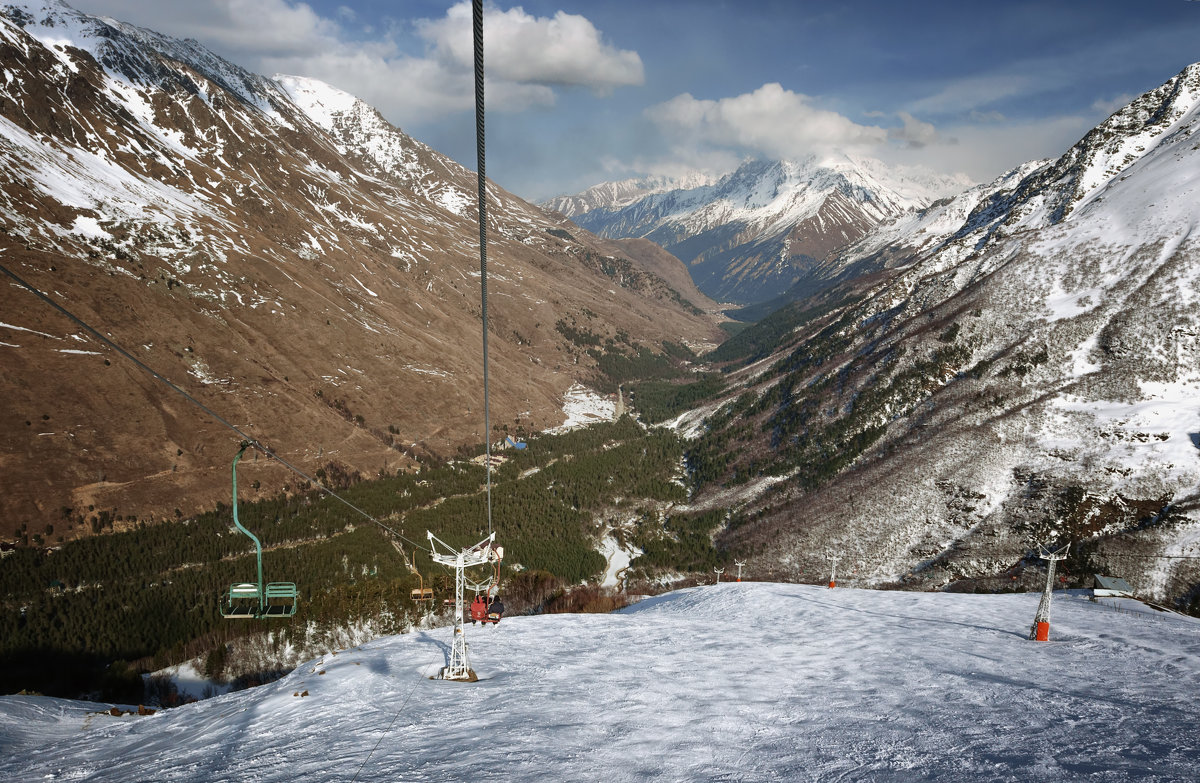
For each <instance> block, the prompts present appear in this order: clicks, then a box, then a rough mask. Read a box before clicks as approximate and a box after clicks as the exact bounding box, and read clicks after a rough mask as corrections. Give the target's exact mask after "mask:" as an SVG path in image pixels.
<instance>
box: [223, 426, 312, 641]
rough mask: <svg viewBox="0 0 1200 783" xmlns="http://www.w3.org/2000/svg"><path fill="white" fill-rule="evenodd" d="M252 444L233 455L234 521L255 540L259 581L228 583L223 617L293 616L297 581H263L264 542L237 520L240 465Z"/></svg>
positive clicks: (224, 598) (246, 445) (224, 595)
mask: <svg viewBox="0 0 1200 783" xmlns="http://www.w3.org/2000/svg"><path fill="white" fill-rule="evenodd" d="M249 445H250V444H249V443H243V444H242V447H241V448H240V449H238V453H237V456H235V457H234V458H233V524H234V525H235V526H236V527H237V529H238V530H240V531H242V532H243V533H245V534H246V535H247V536H249V537H250V540H251V541H253V542H254V551H255V554H256V556H257V558H258V581H257V582H238V583H236V584H232V585H230V586H229V590H228V591H226V592H225V593H224V594H223V595H222V596H221V616H222V617H226V618H229V619H245V620H260V619H262V618H264V617H291V616H292V615H294V614H295V613H296V602H297V601H296V599H297V594H296V583H295V582H267V583H266V584H265V585H264V584H263V564H262V544H261V543H260V542H259V540H258V537H257V536H255V535H254V534H253V533H251V532H250V531H249V530H247V529H246V528H244V527H242V523H241V522H240V521H239V520H238V502H237V497H238V496H237V464H238V460H240V459H241V458H242V454H243V453H245V451H246V448H247V447H248V446H249Z"/></svg>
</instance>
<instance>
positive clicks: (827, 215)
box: [544, 155, 969, 304]
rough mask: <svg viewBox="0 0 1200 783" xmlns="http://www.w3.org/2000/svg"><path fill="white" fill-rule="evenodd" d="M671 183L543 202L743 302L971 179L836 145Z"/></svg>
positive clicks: (778, 288)
mask: <svg viewBox="0 0 1200 783" xmlns="http://www.w3.org/2000/svg"><path fill="white" fill-rule="evenodd" d="M670 184H671V183H668V182H664V181H661V180H654V181H647V182H641V183H639V182H636V181H627V182H623V183H610V184H606V185H598V186H596V187H594V188H591V189H589V191H587V192H585V193H584V194H580V195H579V196H576V197H561V198H559V199H554V200H551V201H549V202H546V203H545V204H544V206H547V207H548V208H552V209H558V210H560V211H562V212H563V214H565V215H567V216H568V217H570V218H571V219H572V220H574V221H575V222H576V223H578V224H579V225H581V226H583V227H585V228H588V229H589V230H591V231H594V232H595V233H597V234H600V235H602V236H613V237H622V236H637V237H645V238H647V239H650V240H652V241H654V242H657V243H658V244H660V245H662V246H663V247H664V248H666V249H667V250H669V251H671V252H672V253H674V254H675V255H677V256H678V257H679V258H680V259H682V260H683V261H685V262H686V263H687V264H688V266H689V269H690V270H691V273H692V277H693V278H694V279H695V280H696V282H697V285H698V286H699V287H700V289H701V290H702V291H704V292H705V293H706V294H708V295H709V296H711V297H713V298H714V299H717V300H719V301H732V302H737V303H741V304H748V303H757V302H763V301H766V300H770V299H773V298H775V297H777V296H779V295H780V294H782V293H783V292H785V291H786V290H788V289H789V288H791V287H792V286H794V285H796V284H797V283H799V282H801V281H805V280H808V279H809V277H810V273H811V270H812V269H813V267H814V266H815V265H817V264H819V263H820V262H822V261H823V260H825V259H826V258H827V257H830V256H831V255H833V254H835V253H836V252H837V251H839V250H841V249H842V248H844V247H846V246H847V245H849V244H850V243H852V242H854V241H855V240H857V239H859V238H861V237H862V236H863V235H864V234H866V233H867V231H868V230H869V229H871V228H872V227H874V226H875V225H877V224H879V223H880V222H882V221H883V220H885V219H888V218H892V217H896V216H898V215H901V214H905V213H908V212H911V211H914V210H917V209H921V208H924V207H926V206H928V205H929V204H931V203H933V202H934V201H936V200H937V199H939V198H942V197H944V196H946V195H949V194H952V193H957V192H958V191H960V190H962V189H963V188H964V187H966V186H967V185H968V184H969V182H967V181H966V180H965V179H964V178H962V177H942V176H938V175H933V174H930V173H928V172H921V171H916V170H907V169H890V168H888V167H886V166H884V165H883V164H882V163H880V162H879V161H876V160H872V159H869V158H864V157H857V156H849V155H840V156H835V157H830V158H824V159H822V158H816V157H812V158H809V159H806V160H802V161H766V160H751V161H747V162H746V163H744V164H743V165H742V166H741V167H739V168H738V169H737V170H736V171H734V172H732V173H731V174H729V175H727V176H725V177H723V178H721V179H720V180H718V181H716V182H700V183H698V184H689V185H687V186H685V187H676V188H673V189H665V188H668V187H669V186H670ZM646 191H648V194H647V195H640V194H641V193H642V192H646Z"/></svg>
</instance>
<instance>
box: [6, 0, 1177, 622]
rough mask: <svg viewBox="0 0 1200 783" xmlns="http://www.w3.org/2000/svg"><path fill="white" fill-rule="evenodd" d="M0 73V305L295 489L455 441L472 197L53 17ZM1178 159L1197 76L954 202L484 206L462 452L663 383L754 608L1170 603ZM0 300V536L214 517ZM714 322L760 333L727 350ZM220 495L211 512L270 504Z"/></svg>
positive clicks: (414, 459)
mask: <svg viewBox="0 0 1200 783" xmlns="http://www.w3.org/2000/svg"><path fill="white" fill-rule="evenodd" d="M0 64H2V65H3V67H4V69H5V74H6V76H7V78H6V80H5V81H4V83H3V84H2V85H0V166H2V170H3V172H4V177H3V180H2V181H0V219H2V220H3V225H2V229H3V230H2V231H0V264H2V265H3V266H4V267H5V268H7V269H9V270H10V271H12V272H14V273H15V274H17V275H19V276H20V278H21V279H22V280H25V281H27V282H28V283H30V284H31V285H33V286H35V287H36V288H38V289H39V290H40V291H42V292H45V294H46V295H47V296H48V297H50V298H51V299H53V300H54V301H55V302H56V303H58V304H59V305H60V306H62V307H64V308H66V309H67V310H69V311H71V312H72V313H74V314H75V315H76V316H78V317H79V318H81V319H82V320H83V321H85V322H86V323H88V324H90V325H92V326H93V327H95V328H97V329H98V330H100V331H101V332H102V333H104V334H105V335H106V336H107V337H108V338H109V339H111V340H113V341H114V342H115V343H117V344H119V345H121V346H123V347H124V348H125V349H127V350H128V351H131V352H132V353H133V355H135V356H136V357H137V358H138V360H139V361H141V362H143V363H145V364H146V365H147V366H149V367H151V368H153V369H154V370H155V371H156V372H159V373H161V374H162V375H164V376H165V377H168V378H171V379H173V380H174V381H175V382H176V383H178V384H181V386H182V387H183V388H184V390H185V391H187V392H188V393H189V394H191V395H193V396H194V397H195V398H196V399H197V400H199V401H201V402H202V403H204V404H205V405H206V406H208V407H209V408H210V409H212V410H214V411H220V413H221V415H222V416H223V417H224V418H225V419H226V420H227V421H229V422H232V423H234V424H236V425H237V426H238V427H239V428H240V429H242V430H244V431H245V432H248V433H250V434H252V435H253V436H254V437H255V438H257V439H259V440H261V441H262V442H263V443H265V444H266V445H268V446H270V447H272V448H273V449H274V450H275V451H276V452H277V453H278V454H280V455H282V456H285V457H286V458H288V459H289V460H290V461H292V462H294V463H296V464H299V465H302V466H304V467H305V468H307V469H308V470H310V471H324V474H325V475H328V476H332V477H335V478H336V479H339V480H349V479H350V478H352V477H353V476H354V475H355V474H359V475H368V476H369V475H374V474H376V473H381V472H394V471H396V470H401V469H404V470H407V469H411V468H414V467H415V466H417V465H418V464H419V463H420V462H422V461H442V460H444V459H445V458H447V457H450V456H453V455H455V454H457V453H466V452H467V451H469V450H470V449H471V448H472V447H473V445H474V444H476V443H479V442H480V441H481V440H482V439H483V437H484V436H485V433H483V432H482V427H483V423H482V420H483V410H482V406H483V400H482V374H483V367H482V356H481V353H482V351H481V345H480V342H481V327H482V313H481V311H480V297H479V292H480V282H481V281H480V276H481V273H480V268H479V265H478V261H479V259H478V244H477V242H478V240H477V237H478V232H477V225H476V222H477V221H476V211H475V207H474V205H473V199H474V195H473V194H474V181H475V177H474V175H472V174H471V173H470V172H468V171H467V170H466V169H464V168H463V167H462V166H460V165H458V164H456V163H454V162H453V161H450V160H448V159H447V158H445V157H444V156H441V155H439V154H438V153H437V152H435V151H434V150H432V149H430V148H429V147H427V146H425V145H423V144H421V143H420V142H418V141H416V140H414V139H412V138H410V137H408V136H407V135H405V134H404V133H403V132H402V131H401V130H399V129H397V128H394V127H392V126H391V125H389V124H388V123H387V122H386V121H385V120H384V119H383V118H382V117H380V115H379V114H378V112H376V111H375V110H374V109H372V108H371V107H369V106H367V105H365V104H363V103H362V102H361V101H358V100H356V99H355V98H353V97H352V96H350V95H347V94H346V93H344V92H342V91H340V90H337V89H336V88H333V87H330V86H328V85H324V84H321V83H319V82H315V81H313V80H310V79H303V78H298V77H288V76H277V77H275V78H273V79H268V78H265V77H262V76H259V75H255V74H251V73H249V72H247V71H245V70H243V69H241V68H239V67H237V66H235V65H233V64H231V63H229V62H227V61H224V60H222V59H220V58H218V57H216V56H215V55H213V54H212V53H211V52H208V51H207V50H205V49H204V48H203V47H202V46H201V45H200V44H198V43H196V42H194V41H178V40H175V39H171V38H168V37H165V36H161V35H158V34H156V33H153V32H151V31H147V30H142V29H139V28H136V27H133V26H130V25H127V24H123V23H121V22H117V21H114V20H107V19H98V18H95V17H91V16H87V15H84V14H80V13H78V12H76V11H74V10H72V9H70V8H69V7H68V6H66V5H65V4H63V3H61V2H52V1H50V2H34V0H26V1H25V2H15V3H10V4H8V5H6V6H4V9H3V12H2V13H0ZM1198 127H1200V65H1196V66H1191V67H1189V68H1187V69H1185V70H1184V71H1182V72H1181V73H1180V74H1178V75H1177V76H1175V77H1174V78H1172V79H1170V80H1168V81H1167V82H1166V83H1164V84H1163V85H1162V86H1161V87H1158V88H1156V89H1154V90H1151V91H1149V92H1147V93H1146V94H1145V95H1142V96H1139V97H1138V98H1137V99H1135V100H1133V101H1132V102H1131V103H1130V104H1129V105H1128V106H1126V107H1124V108H1122V109H1121V110H1120V111H1118V112H1116V113H1115V114H1114V115H1113V116H1112V117H1110V118H1109V119H1108V120H1106V121H1105V122H1104V123H1101V124H1100V125H1099V126H1097V127H1096V128H1095V129H1094V130H1093V131H1091V132H1089V133H1088V134H1087V135H1086V136H1085V137H1084V138H1083V139H1081V140H1080V141H1079V142H1078V144H1076V145H1074V146H1073V147H1072V148H1071V149H1069V150H1067V151H1065V152H1064V154H1062V155H1061V156H1059V157H1057V158H1053V159H1049V160H1044V161H1033V162H1030V163H1027V164H1024V165H1022V166H1019V167H1017V168H1015V169H1014V170H1012V171H1010V172H1008V173H1006V174H1004V175H1003V176H1001V177H999V178H997V179H996V180H995V181H993V182H990V183H986V184H981V185H976V186H973V187H970V188H967V189H965V190H964V189H963V188H965V187H966V185H967V184H968V183H966V182H964V181H962V180H961V179H955V178H936V177H935V178H930V177H927V176H924V175H918V174H916V173H912V172H907V173H906V172H899V173H897V172H895V171H888V170H885V169H882V168H881V167H880V166H879V165H878V164H877V163H876V162H873V161H869V160H867V159H862V158H851V157H843V158H838V159H815V158H814V159H810V160H807V161H800V162H780V161H752V162H748V163H747V164H746V165H744V166H743V167H742V168H741V169H739V170H738V171H737V172H735V173H734V174H731V175H729V176H728V177H725V178H722V179H720V180H717V181H710V180H702V179H698V180H694V181H689V182H669V181H665V180H661V181H654V182H630V183H623V184H622V183H617V184H609V185H605V186H603V187H597V188H595V189H593V190H592V191H589V192H588V193H587V194H583V195H581V196H580V197H578V198H574V199H569V200H562V201H558V202H555V203H553V204H551V205H550V206H553V207H554V208H555V210H557V211H553V210H550V209H546V208H543V207H539V206H535V205H531V204H528V203H526V202H524V201H522V200H520V199H518V198H516V197H515V196H513V195H512V194H509V193H507V192H505V191H504V190H503V189H502V188H500V187H498V186H496V185H494V184H492V185H490V186H489V191H488V198H489V210H488V213H489V216H490V220H489V222H490V225H489V232H490V238H489V243H488V248H489V271H488V283H489V289H490V295H489V300H490V302H491V304H490V309H489V320H488V324H489V337H490V346H491V352H492V369H491V372H492V373H493V374H492V385H491V389H492V397H491V411H492V414H491V416H492V418H491V421H492V422H493V423H494V425H495V427H494V429H495V431H494V432H492V433H486V435H487V436H488V437H491V438H494V439H496V440H499V439H501V437H502V434H503V433H505V432H511V433H514V434H518V435H519V434H521V433H532V432H536V431H540V430H545V429H549V428H552V427H554V426H556V425H558V424H560V423H561V422H562V420H563V418H564V416H563V412H562V409H563V405H564V400H565V399H566V397H567V392H568V389H570V388H572V386H574V385H575V384H577V383H581V382H582V383H584V384H593V385H599V384H601V383H607V384H608V386H609V387H610V388H613V389H615V386H616V384H615V382H613V379H612V378H608V377H605V374H604V370H603V366H602V359H604V358H605V357H604V352H605V351H607V352H609V353H610V354H613V355H620V356H621V357H623V358H631V357H637V356H643V355H646V354H649V355H652V356H654V357H656V359H658V360H661V361H663V362H668V361H669V362H674V363H675V364H677V365H681V366H686V367H685V368H686V369H689V370H692V369H701V368H700V362H699V361H698V360H697V358H696V357H695V355H691V356H690V358H688V357H689V354H690V352H692V351H694V352H695V353H696V354H704V358H705V359H706V360H708V367H707V369H710V370H712V372H711V374H710V375H709V376H707V377H706V379H705V381H702V382H701V383H708V384H712V383H713V381H714V379H715V380H716V382H717V383H718V384H723V387H724V391H722V392H721V393H720V394H719V395H718V396H717V397H715V398H713V399H710V400H709V401H708V402H706V403H704V404H701V405H698V406H688V407H690V409H689V410H684V411H681V412H678V415H676V416H675V417H674V418H673V419H672V420H671V421H669V422H667V423H668V424H669V425H670V426H674V427H675V428H677V429H678V431H680V432H681V433H684V434H685V435H686V437H687V438H688V439H689V445H688V457H687V464H686V467H687V470H688V471H689V476H688V478H689V479H690V481H689V487H690V489H691V492H692V495H691V498H690V500H689V501H688V503H687V504H685V505H681V506H678V507H676V508H674V509H673V511H675V512H680V513H683V512H692V511H695V512H706V511H714V510H720V511H723V512H726V513H725V514H724V516H725V519H726V524H725V525H724V527H723V528H722V529H721V530H718V531H715V535H716V542H717V545H718V547H720V548H721V551H723V552H725V553H728V554H732V555H734V556H738V557H744V558H746V560H747V561H748V562H749V563H751V564H752V565H753V567H755V568H756V569H758V570H759V572H760V573H764V574H766V575H767V576H769V577H771V578H780V579H797V580H809V581H811V580H812V579H813V578H818V579H823V578H826V576H827V574H828V573H829V571H830V570H831V568H832V567H833V564H834V562H835V561H836V562H837V563H838V564H839V565H838V566H837V567H838V568H839V569H844V570H847V571H848V572H849V573H851V574H854V575H855V578H857V579H859V580H861V581H862V582H863V583H865V584H873V585H889V586H904V587H914V588H951V589H988V590H995V589H1007V588H1011V587H1013V586H1014V584H1015V585H1019V586H1026V587H1027V586H1028V584H1027V581H1028V579H1027V577H1026V576H1025V574H1027V573H1028V574H1033V573H1034V570H1033V567H1034V565H1035V560H1036V558H1035V557H1033V555H1032V553H1035V552H1037V550H1038V547H1039V546H1041V545H1047V546H1059V545H1062V544H1064V543H1067V542H1074V545H1073V549H1072V552H1071V559H1069V560H1068V561H1067V562H1066V563H1065V564H1064V567H1065V568H1066V569H1067V571H1068V573H1071V574H1073V575H1074V576H1075V577H1076V578H1077V577H1078V575H1079V574H1082V573H1089V572H1109V573H1116V574H1118V575H1121V576H1125V577H1127V578H1128V579H1129V580H1130V581H1131V582H1132V583H1133V584H1134V586H1135V587H1136V588H1138V589H1139V591H1142V592H1143V593H1144V594H1146V595H1148V596H1151V597H1154V598H1157V599H1161V600H1170V601H1174V602H1176V603H1181V604H1185V605H1186V604H1188V603H1195V601H1196V600H1197V599H1198V598H1200V568H1197V566H1196V565H1195V563H1197V562H1200V560H1198V559H1197V558H1200V551H1198V547H1200V522H1198V521H1197V516H1196V513H1197V493H1196V489H1195V488H1196V485H1197V481H1198V480H1200V425H1198V424H1197V422H1198V421H1200V403H1197V402H1196V400H1197V399H1198V397H1197V389H1198V388H1200V315H1197V313H1196V308H1195V306H1194V305H1195V303H1196V300H1197V298H1198V297H1200V247H1198V245H1197V239H1196V232H1195V228H1196V225H1197V223H1198V222H1200V198H1198V197H1197V192H1196V183H1197V180H1198V179H1200V152H1198V151H1200V143H1198V140H1200V136H1198V135H1197V134H1196V131H1197V128H1198ZM606 205H607V206H606ZM567 214H570V215H573V220H574V221H575V222H572V221H571V220H568V219H567V217H566V216H565V215H567ZM589 216H590V217H589ZM592 221H594V222H592ZM602 224H603V225H602ZM589 227H590V228H589ZM592 230H595V231H597V232H600V233H604V234H611V235H613V236H616V235H618V234H619V235H620V236H623V237H625V238H624V239H614V238H606V237H602V236H598V235H596V234H593V233H592ZM660 245H661V247H660ZM664 247H665V248H666V249H665V250H664V249H663V248H664ZM668 251H671V252H668ZM693 251H694V252H693ZM672 253H673V254H674V255H672ZM680 259H682V261H681V260H680ZM692 278H695V280H696V281H697V283H698V286H697V285H694V284H693V283H692ZM0 292H2V293H0V297H2V298H0V313H2V315H0V357H3V367H4V373H3V375H2V376H0V414H2V420H3V421H4V422H6V424H5V428H4V440H3V443H2V444H0V467H2V468H3V470H4V472H5V478H6V483H5V486H6V491H5V492H4V493H3V495H0V512H2V514H0V519H3V520H4V522H3V524H4V525H6V526H8V527H7V528H5V529H2V530H0V532H3V533H5V534H8V535H11V534H13V533H14V532H22V531H23V532H26V533H31V534H36V535H38V537H40V536H41V535H42V534H44V535H45V536H46V537H47V539H49V537H50V536H55V535H56V536H62V535H64V534H65V535H68V536H70V535H74V534H76V533H78V532H79V527H78V526H79V525H81V523H82V522H83V520H84V519H85V518H87V517H88V516H91V515H93V514H96V513H99V512H101V511H102V510H103V511H104V512H105V514H106V516H107V519H108V520H110V521H113V522H114V523H115V526H116V527H118V528H119V527H122V526H134V525H136V524H138V523H140V522H148V521H157V520H162V519H163V518H173V517H184V516H187V515H189V514H191V513H192V512H194V511H196V510H198V509H207V508H212V507H213V506H214V505H215V504H216V503H217V502H218V501H225V500H227V499H228V491H229V489H228V461H229V459H231V458H232V454H233V452H234V451H235V450H236V446H237V443H236V438H233V437H232V435H231V433H230V432H229V431H228V430H227V429H225V428H223V427H222V426H221V424H220V422H217V421H216V420H214V419H213V418H212V417H211V416H208V415H206V414H205V413H204V412H203V411H201V410H199V409H198V408H197V407H196V406H194V405H191V404H190V403H189V402H188V401H186V400H184V399H183V398H182V397H180V396H178V395H176V394H174V393H173V392H172V391H170V390H169V389H167V388H166V387H164V386H163V385H162V384H161V383H159V382H158V381H156V380H155V379H154V378H153V377H151V376H149V375H147V374H146V373H144V372H143V371H141V370H140V369H138V368H137V367H136V366H135V365H133V364H132V363H130V362H128V361H126V360H125V358H124V357H121V356H118V355H116V354H115V353H114V352H112V351H111V350H110V349H109V348H108V346H106V345H104V344H102V343H101V342H99V341H97V340H96V339H95V338H94V337H93V336H91V335H90V334H89V333H88V332H87V331H86V330H84V329H82V328H81V327H80V326H79V325H78V324H76V323H73V322H71V321H69V320H67V319H66V318H65V317H64V316H63V314H62V313H61V312H57V311H55V310H54V309H53V308H50V307H47V306H46V304H45V303H44V302H42V301H39V299H38V298H37V297H34V296H33V295H32V294H31V293H30V292H29V291H27V290H25V289H24V288H23V287H22V286H21V285H19V284H17V283H16V282H15V281H11V280H9V279H6V283H5V285H4V286H3V287H2V288H0ZM780 297H782V298H780ZM715 300H717V301H722V302H725V303H729V302H742V303H753V302H757V303H760V304H761V303H763V302H773V303H774V304H778V305H781V306H780V307H778V309H774V310H773V311H772V312H771V313H770V314H769V315H766V316H765V317H763V318H762V319H761V320H759V321H758V322H757V323H756V324H754V325H752V326H750V327H748V328H746V329H745V330H744V331H742V332H740V333H738V334H737V335H736V336H734V337H732V338H730V339H728V340H725V336H726V335H725V332H723V331H722V330H721V329H720V328H719V327H718V322H719V321H720V320H721V316H720V314H719V313H718V308H719V306H718V305H717V303H716V301H715ZM718 344H720V347H717V346H718ZM608 358H612V357H611V356H609V357H608ZM677 388H678V389H682V390H686V387H684V386H678V387H677ZM705 388H709V387H705ZM691 399H699V395H697V396H696V397H694V398H691ZM264 462H265V461H264ZM245 469H246V470H248V471H252V472H254V471H256V472H254V473H253V482H251V481H247V482H246V483H247V484H248V486H247V489H246V492H247V497H265V496H269V495H273V494H274V493H276V492H278V490H280V489H281V488H284V487H285V486H288V485H289V484H294V482H295V481H296V479H295V478H294V477H293V476H291V475H289V474H287V473H285V472H284V471H283V470H282V469H281V468H278V467H274V466H272V465H263V466H261V467H256V466H246V468H245ZM664 513H665V512H664ZM93 518H94V517H93ZM606 524H607V522H606ZM52 528H56V529H54V530H53V531H52ZM617 532H618V533H619V532H620V531H617ZM664 535H668V534H667V533H664ZM704 541H705V542H706V543H711V542H710V541H709V539H708V538H707V537H705V538H704ZM664 578H673V577H672V575H666V576H664ZM1023 580H1024V581H1023Z"/></svg>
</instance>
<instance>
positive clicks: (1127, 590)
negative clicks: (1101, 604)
mask: <svg viewBox="0 0 1200 783" xmlns="http://www.w3.org/2000/svg"><path fill="white" fill-rule="evenodd" d="M1092 597H1093V598H1132V597H1133V588H1132V587H1130V586H1129V583H1128V582H1126V581H1125V580H1124V579H1121V578H1120V577H1117V576H1104V575H1103V574H1093V575H1092Z"/></svg>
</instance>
